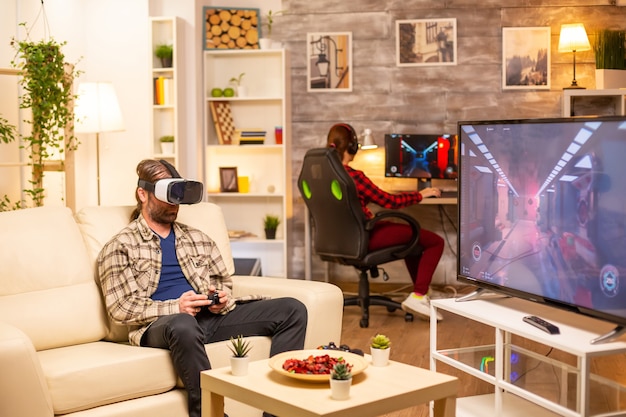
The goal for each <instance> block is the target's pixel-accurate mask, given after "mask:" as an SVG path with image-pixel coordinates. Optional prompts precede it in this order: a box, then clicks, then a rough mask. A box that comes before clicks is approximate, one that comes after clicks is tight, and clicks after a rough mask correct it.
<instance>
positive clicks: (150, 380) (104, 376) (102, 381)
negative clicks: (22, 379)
mask: <svg viewBox="0 0 626 417" xmlns="http://www.w3.org/2000/svg"><path fill="white" fill-rule="evenodd" d="M37 356H38V357H39V360H40V362H41V367H42V369H43V371H44V374H45V376H46V380H47V382H48V387H49V389H50V394H51V396H52V404H53V407H54V414H65V413H71V412H74V411H79V410H86V409H89V408H93V407H98V406H101V405H104V404H112V403H115V402H119V401H124V400H128V399H133V398H141V397H145V396H149V395H153V394H158V393H162V392H166V391H169V390H171V389H172V388H174V387H175V385H176V373H175V371H174V367H173V366H172V361H171V359H170V352H169V351H168V350H164V349H153V348H146V347H137V346H130V345H125V344H121V343H111V342H94V343H86V344H82V345H75V346H68V347H64V348H59V349H50V350H44V351H41V352H38V353H37Z"/></svg>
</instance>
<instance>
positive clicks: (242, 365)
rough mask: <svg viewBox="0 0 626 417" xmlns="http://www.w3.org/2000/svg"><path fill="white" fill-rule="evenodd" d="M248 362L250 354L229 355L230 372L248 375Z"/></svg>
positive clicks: (236, 374)
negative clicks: (242, 355)
mask: <svg viewBox="0 0 626 417" xmlns="http://www.w3.org/2000/svg"><path fill="white" fill-rule="evenodd" d="M249 363H250V356H244V357H238V356H231V357H230V372H231V373H232V374H233V375H235V376H244V375H248V364H249Z"/></svg>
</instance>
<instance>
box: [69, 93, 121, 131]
mask: <svg viewBox="0 0 626 417" xmlns="http://www.w3.org/2000/svg"><path fill="white" fill-rule="evenodd" d="M77 96H78V97H77V98H76V107H75V109H74V118H75V121H76V123H75V126H74V130H75V131H76V132H77V133H101V132H116V131H120V130H124V120H123V119H122V111H121V110H120V105H119V102H118V101H117V95H116V94H115V89H114V88H113V84H111V83H105V82H98V83H93V82H88V83H81V84H80V85H79V86H78V94H77Z"/></svg>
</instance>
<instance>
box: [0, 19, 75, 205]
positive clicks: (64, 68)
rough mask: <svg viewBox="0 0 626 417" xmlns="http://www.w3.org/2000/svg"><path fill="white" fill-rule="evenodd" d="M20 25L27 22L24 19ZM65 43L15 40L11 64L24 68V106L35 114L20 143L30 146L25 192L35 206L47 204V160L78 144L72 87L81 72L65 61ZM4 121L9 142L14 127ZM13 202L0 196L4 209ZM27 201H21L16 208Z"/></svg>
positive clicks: (2, 131)
mask: <svg viewBox="0 0 626 417" xmlns="http://www.w3.org/2000/svg"><path fill="white" fill-rule="evenodd" d="M20 25H21V26H25V24H24V23H22V24H20ZM65 44H66V42H63V43H57V42H56V41H55V40H54V39H52V38H51V39H49V40H42V41H39V42H33V41H31V40H30V39H28V38H27V40H24V41H17V40H15V39H13V40H12V41H11V45H12V46H13V47H14V48H15V50H16V59H15V60H13V61H11V65H12V66H13V67H15V68H17V69H18V70H19V71H20V79H19V81H18V82H19V84H20V85H21V86H22V88H23V91H24V92H23V94H22V95H21V96H20V98H19V100H20V109H30V111H31V114H32V117H31V119H26V120H24V122H25V123H27V124H30V125H31V129H30V134H29V135H22V137H21V140H22V145H20V147H23V148H26V149H28V150H29V159H30V165H31V167H32V178H31V179H30V180H29V182H30V184H31V186H32V188H31V189H28V190H24V193H25V194H27V195H29V196H30V198H31V199H32V201H33V204H34V205H35V206H42V205H43V200H44V191H45V190H44V188H43V177H44V163H45V160H46V159H48V158H50V156H51V155H52V154H54V153H55V152H56V153H59V154H63V153H64V152H67V151H70V150H76V148H77V146H78V141H77V139H76V137H75V136H74V135H73V129H72V128H71V127H72V126H73V123H74V112H73V101H74V99H75V98H76V96H75V95H74V94H73V88H72V87H73V83H74V79H75V78H76V77H78V76H79V72H78V71H76V70H75V69H74V66H73V65H70V64H67V63H66V62H65V56H64V55H63V52H62V50H61V49H62V47H63V46H65ZM4 122H5V121H4V120H0V140H2V141H3V142H5V143H7V139H8V138H9V136H10V133H11V131H12V129H11V127H10V126H8V124H6V123H4ZM67 127H70V128H69V129H67ZM14 131H15V130H14V128H13V132H14ZM16 136H17V135H14V136H13V137H14V138H15V137H16ZM10 204H11V203H10V201H9V200H8V198H7V196H6V195H5V196H4V198H0V210H3V209H8V208H10ZM23 204H24V203H23V202H22V204H19V203H18V204H17V206H15V207H14V208H20V207H21V206H22V205H23Z"/></svg>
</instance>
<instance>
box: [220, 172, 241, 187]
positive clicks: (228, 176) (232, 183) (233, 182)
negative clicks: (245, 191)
mask: <svg viewBox="0 0 626 417" xmlns="http://www.w3.org/2000/svg"><path fill="white" fill-rule="evenodd" d="M220 191H221V192H222V193H236V192H239V184H238V181H237V167H220Z"/></svg>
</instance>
